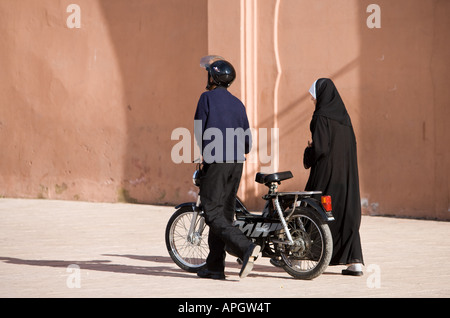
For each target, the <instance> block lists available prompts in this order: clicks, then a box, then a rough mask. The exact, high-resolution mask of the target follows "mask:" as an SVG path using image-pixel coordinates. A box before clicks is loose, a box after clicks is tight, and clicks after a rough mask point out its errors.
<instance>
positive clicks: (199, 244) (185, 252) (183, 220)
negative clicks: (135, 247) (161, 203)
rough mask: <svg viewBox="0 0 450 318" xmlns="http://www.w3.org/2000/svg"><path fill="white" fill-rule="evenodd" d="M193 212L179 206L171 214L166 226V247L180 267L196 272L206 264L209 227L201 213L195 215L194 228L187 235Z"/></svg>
mask: <svg viewBox="0 0 450 318" xmlns="http://www.w3.org/2000/svg"><path fill="white" fill-rule="evenodd" d="M193 216H194V212H193V211H192V209H191V208H180V209H178V210H177V211H175V213H174V214H173V215H172V217H171V218H170V219H169V222H168V223H167V226H166V234H165V239H166V247H167V250H168V252H169V255H170V257H171V258H172V260H173V261H174V262H175V264H177V265H178V266H179V267H180V268H181V269H183V270H185V271H188V272H191V273H196V272H197V271H198V270H199V269H201V268H202V267H203V266H204V265H205V264H206V257H207V256H208V253H209V246H208V233H209V228H208V226H206V223H205V222H204V218H203V216H201V215H197V219H196V222H195V228H194V231H193V233H192V236H191V237H189V229H190V226H191V222H192V218H193Z"/></svg>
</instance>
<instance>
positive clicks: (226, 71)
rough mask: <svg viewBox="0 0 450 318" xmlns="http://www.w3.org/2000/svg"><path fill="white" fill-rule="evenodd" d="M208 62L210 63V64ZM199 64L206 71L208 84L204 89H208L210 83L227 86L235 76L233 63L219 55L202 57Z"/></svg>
mask: <svg viewBox="0 0 450 318" xmlns="http://www.w3.org/2000/svg"><path fill="white" fill-rule="evenodd" d="M210 62H212V63H211V64H210ZM200 65H201V66H202V67H205V68H206V70H207V71H208V85H207V86H206V89H209V88H210V87H211V84H215V85H217V86H223V87H229V86H230V85H231V83H233V81H234V79H235V78H236V71H235V70H234V67H233V65H231V63H229V62H227V61H225V60H224V59H223V58H221V57H219V56H206V57H204V58H202V60H201V62H200Z"/></svg>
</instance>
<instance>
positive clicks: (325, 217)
mask: <svg viewBox="0 0 450 318" xmlns="http://www.w3.org/2000/svg"><path fill="white" fill-rule="evenodd" d="M301 202H305V203H306V204H308V205H309V206H311V207H312V208H313V209H314V210H316V211H317V212H318V213H319V215H320V217H321V218H322V219H323V220H324V221H325V222H330V221H334V216H333V213H331V212H326V211H325V210H324V209H323V208H322V207H321V206H320V204H319V202H317V200H315V199H313V198H302V199H301Z"/></svg>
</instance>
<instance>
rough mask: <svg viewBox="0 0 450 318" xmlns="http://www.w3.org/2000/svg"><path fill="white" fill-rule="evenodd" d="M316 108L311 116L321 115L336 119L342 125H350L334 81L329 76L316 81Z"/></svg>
mask: <svg viewBox="0 0 450 318" xmlns="http://www.w3.org/2000/svg"><path fill="white" fill-rule="evenodd" d="M315 94H316V100H317V103H316V110H315V111H314V114H313V116H323V117H327V118H330V119H333V120H336V121H338V122H339V123H341V124H342V125H345V126H352V122H351V120H350V116H349V115H348V113H347V109H346V108H345V105H344V102H343V101H342V99H341V96H340V95H339V92H338V91H337V89H336V86H334V83H333V81H332V80H331V79H329V78H320V79H318V80H317V81H316V90H315Z"/></svg>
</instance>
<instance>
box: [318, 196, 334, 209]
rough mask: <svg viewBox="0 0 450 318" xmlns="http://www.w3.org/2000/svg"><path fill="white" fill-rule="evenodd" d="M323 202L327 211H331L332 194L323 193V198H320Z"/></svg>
mask: <svg viewBox="0 0 450 318" xmlns="http://www.w3.org/2000/svg"><path fill="white" fill-rule="evenodd" d="M320 201H321V202H322V206H323V208H324V209H325V211H327V212H331V210H332V207H331V196H330V195H323V196H322V199H321V200H320Z"/></svg>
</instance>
